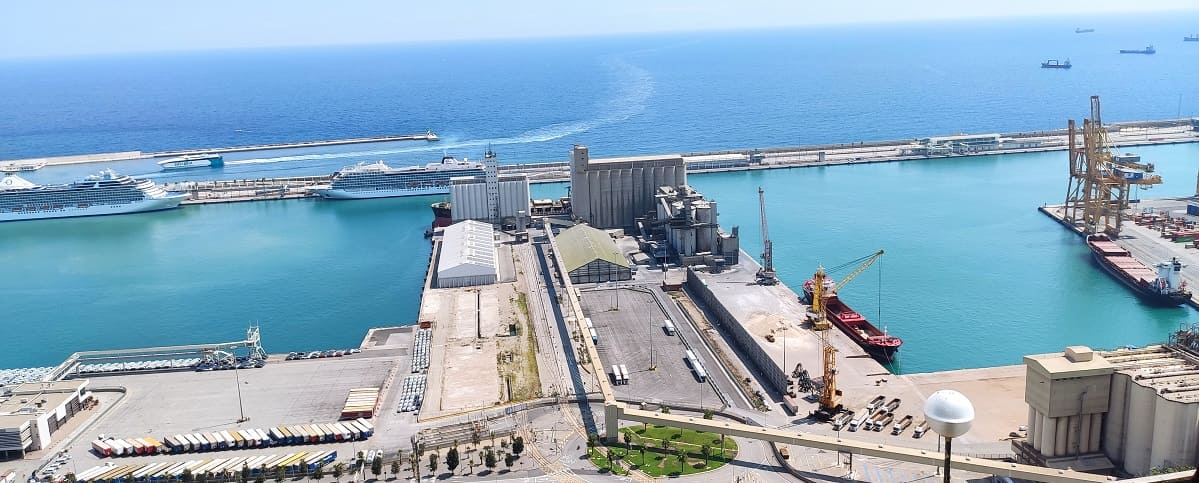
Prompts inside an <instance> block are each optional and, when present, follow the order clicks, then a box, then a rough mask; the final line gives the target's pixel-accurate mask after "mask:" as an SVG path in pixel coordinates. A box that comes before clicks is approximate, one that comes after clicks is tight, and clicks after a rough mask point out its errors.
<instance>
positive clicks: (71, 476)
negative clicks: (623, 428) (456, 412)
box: [66, 465, 511, 483]
mask: <svg viewBox="0 0 1199 483" xmlns="http://www.w3.org/2000/svg"><path fill="white" fill-rule="evenodd" d="M509 466H511V465H509ZM66 480H67V483H75V482H76V481H77V480H76V478H75V473H67V476H66Z"/></svg>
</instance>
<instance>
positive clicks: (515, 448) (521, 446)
mask: <svg viewBox="0 0 1199 483" xmlns="http://www.w3.org/2000/svg"><path fill="white" fill-rule="evenodd" d="M524 450H525V438H524V437H522V436H517V437H516V438H515V439H513V440H512V454H514V455H517V456H520V454H521V453H522V452H524Z"/></svg>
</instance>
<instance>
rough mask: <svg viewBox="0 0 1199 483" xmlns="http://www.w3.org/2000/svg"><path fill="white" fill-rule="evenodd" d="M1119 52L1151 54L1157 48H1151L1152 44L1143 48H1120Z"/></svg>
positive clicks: (1155, 51)
mask: <svg viewBox="0 0 1199 483" xmlns="http://www.w3.org/2000/svg"><path fill="white" fill-rule="evenodd" d="M1120 53H1121V54H1146V55H1152V54H1156V53H1157V49H1154V48H1153V44H1150V45H1148V46H1146V47H1145V48H1143V49H1120Z"/></svg>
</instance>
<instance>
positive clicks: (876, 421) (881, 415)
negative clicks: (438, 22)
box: [832, 395, 929, 438]
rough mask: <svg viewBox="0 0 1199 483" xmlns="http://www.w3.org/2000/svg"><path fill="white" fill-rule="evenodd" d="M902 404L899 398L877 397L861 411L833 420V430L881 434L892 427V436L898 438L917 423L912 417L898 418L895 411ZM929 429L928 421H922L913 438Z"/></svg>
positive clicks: (915, 429)
mask: <svg viewBox="0 0 1199 483" xmlns="http://www.w3.org/2000/svg"><path fill="white" fill-rule="evenodd" d="M900 402H901V401H900V399H899V398H894V399H891V400H890V401H887V398H886V397H884V396H881V395H880V396H877V397H875V398H874V399H873V400H871V401H870V404H867V405H866V407H864V408H862V409H861V410H860V411H857V412H849V413H844V414H841V415H840V416H837V417H836V418H833V421H832V422H833V429H835V430H840V429H841V428H843V427H848V429H849V430H850V431H857V430H859V429H860V430H862V431H875V432H881V431H882V430H884V429H886V428H887V427H888V426H890V428H891V434H892V435H895V436H898V435H900V434H902V433H903V432H904V431H906V430H907V429H908V428H909V427H912V422H913V421H915V419H914V418H913V417H912V416H911V415H907V416H904V417H902V418H897V417H896V412H895V411H896V410H898V409H899V405H900ZM884 403H886V404H884ZM892 423H894V425H892ZM928 428H929V426H928V422H927V421H920V423H919V424H916V425H915V427H914V428H913V429H912V437H913V438H919V437H921V436H924V433H926V432H928Z"/></svg>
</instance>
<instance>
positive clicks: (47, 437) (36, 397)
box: [0, 379, 91, 460]
mask: <svg viewBox="0 0 1199 483" xmlns="http://www.w3.org/2000/svg"><path fill="white" fill-rule="evenodd" d="M87 384H88V381H87V380H86V379H75V380H70V381H60V382H37V383H28V384H21V385H19V386H16V387H13V388H12V389H10V390H8V392H6V393H3V394H0V460H10V459H17V458H22V457H24V456H25V453H28V452H31V451H38V450H41V449H44V448H47V447H49V446H50V445H51V444H52V443H53V442H54V439H53V435H54V433H56V432H58V430H59V428H61V427H62V426H63V425H64V424H66V423H67V420H68V419H70V418H71V417H72V416H74V415H75V414H76V413H78V412H79V411H80V410H82V409H83V407H84V403H85V402H87V400H88V398H90V397H91V395H90V393H86V392H84V389H85V388H87Z"/></svg>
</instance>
